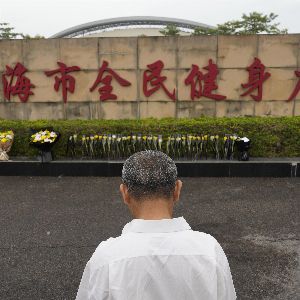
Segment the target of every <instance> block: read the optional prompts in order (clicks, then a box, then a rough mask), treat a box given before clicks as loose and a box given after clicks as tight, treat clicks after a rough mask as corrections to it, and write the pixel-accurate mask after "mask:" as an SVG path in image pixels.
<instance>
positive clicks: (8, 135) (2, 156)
mask: <svg viewBox="0 0 300 300" xmlns="http://www.w3.org/2000/svg"><path fill="white" fill-rule="evenodd" d="M13 141H14V133H13V131H12V130H9V131H4V132H0V160H8V159H9V157H8V155H7V153H8V152H9V151H10V149H11V146H12V144H13Z"/></svg>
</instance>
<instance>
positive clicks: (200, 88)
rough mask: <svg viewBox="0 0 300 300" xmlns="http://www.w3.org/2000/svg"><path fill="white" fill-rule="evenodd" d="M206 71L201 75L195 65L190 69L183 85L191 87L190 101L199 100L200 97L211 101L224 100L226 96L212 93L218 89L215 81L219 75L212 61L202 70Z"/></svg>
mask: <svg viewBox="0 0 300 300" xmlns="http://www.w3.org/2000/svg"><path fill="white" fill-rule="evenodd" d="M203 69H204V70H207V72H206V73H205V74H203V73H202V72H201V71H200V70H199V67H198V66H197V65H192V69H191V71H190V73H189V75H188V76H187V78H186V79H185V81H184V82H185V84H186V85H190V86H191V93H190V95H191V99H192V100H194V99H195V98H200V97H202V96H204V97H206V98H210V99H213V100H218V101H219V100H225V99H226V96H223V95H218V94H213V93H212V92H213V91H214V90H216V89H218V85H217V84H216V79H217V76H218V74H219V70H218V67H217V65H216V64H214V63H213V61H212V59H210V60H209V62H208V65H207V66H206V67H204V68H203Z"/></svg>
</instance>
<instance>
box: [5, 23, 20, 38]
mask: <svg viewBox="0 0 300 300" xmlns="http://www.w3.org/2000/svg"><path fill="white" fill-rule="evenodd" d="M18 36H20V37H22V34H21V33H16V32H14V27H10V26H9V24H8V23H5V22H3V23H0V39H15V38H17V37H18Z"/></svg>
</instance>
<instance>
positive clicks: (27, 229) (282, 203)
mask: <svg viewBox="0 0 300 300" xmlns="http://www.w3.org/2000/svg"><path fill="white" fill-rule="evenodd" d="M119 184H120V179H119V178H102V177H0V241H1V244H0V299H1V300H9V299H22V300H27V299H28V300H35V299H39V300H41V299H47V300H49V299H74V298H75V295H76V292H77V288H78V285H79V282H80V278H81V275H82V272H83V269H84V266H85V264H86V262H87V261H88V260H89V258H90V256H91V255H92V253H93V251H94V250H95V248H96V247H97V245H98V244H99V243H100V242H101V241H102V240H105V239H107V238H109V237H110V236H118V235H120V233H121V230H122V228H123V226H124V225H125V224H126V223H127V222H129V221H130V219H131V217H130V215H129V213H128V212H127V210H126V207H125V206H124V205H123V204H122V201H121V199H120V196H119V192H118V187H119ZM183 184H184V186H183V192H182V196H181V200H180V202H179V203H178V205H177V207H176V209H175V217H177V216H184V217H185V219H186V220H187V221H188V223H189V224H190V225H191V227H192V228H193V229H194V230H199V231H204V232H206V233H210V234H211V235H213V236H214V237H215V238H216V239H217V240H218V241H219V242H220V244H221V245H222V247H223V249H224V251H225V253H226V255H227V257H228V260H229V263H230V267H231V271H232V275H233V280H234V284H235V288H236V291H237V295H238V299H242V300H247V299H251V300H259V299H267V300H271V299H272V300H276V299H284V300H296V299H300V290H299V287H300V267H299V264H300V240H299V238H300V237H299V216H300V178H183ZM170 300H171V299H170Z"/></svg>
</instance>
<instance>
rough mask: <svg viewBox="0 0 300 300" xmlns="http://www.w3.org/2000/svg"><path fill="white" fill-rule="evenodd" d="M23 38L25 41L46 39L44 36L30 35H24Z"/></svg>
mask: <svg viewBox="0 0 300 300" xmlns="http://www.w3.org/2000/svg"><path fill="white" fill-rule="evenodd" d="M22 38H23V39H24V40H31V39H44V38H45V37H44V36H43V35H39V34H36V35H35V36H31V35H29V34H22Z"/></svg>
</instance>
